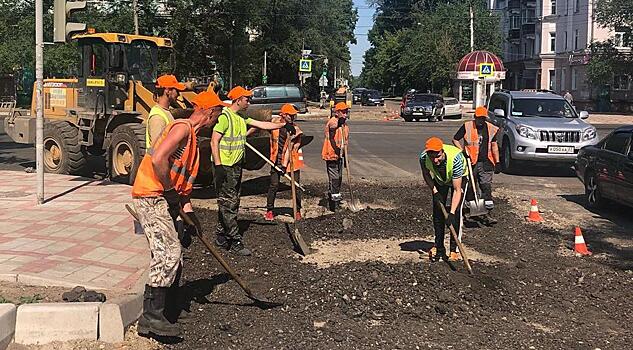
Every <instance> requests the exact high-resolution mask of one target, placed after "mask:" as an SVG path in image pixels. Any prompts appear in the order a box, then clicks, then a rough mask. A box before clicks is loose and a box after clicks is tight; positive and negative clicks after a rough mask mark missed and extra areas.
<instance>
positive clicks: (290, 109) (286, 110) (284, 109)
mask: <svg viewBox="0 0 633 350" xmlns="http://www.w3.org/2000/svg"><path fill="white" fill-rule="evenodd" d="M281 113H283V114H289V115H295V114H297V113H299V111H298V110H297V109H296V108H295V106H293V105H291V104H290V103H286V104H285V105H283V106H281Z"/></svg>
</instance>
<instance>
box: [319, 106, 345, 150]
mask: <svg viewBox="0 0 633 350" xmlns="http://www.w3.org/2000/svg"><path fill="white" fill-rule="evenodd" d="M332 118H336V117H332ZM332 118H330V120H332ZM329 123H330V121H329V120H328V122H327V123H326V124H325V139H324V140H323V148H322V149H321V158H323V160H338V159H339V156H338V155H337V154H336V152H334V147H332V145H331V143H330V128H329V126H328V124H329ZM343 133H344V134H345V140H349V127H348V126H347V124H345V125H343V126H342V127H340V128H336V132H335V133H334V142H336V146H337V147H338V148H343Z"/></svg>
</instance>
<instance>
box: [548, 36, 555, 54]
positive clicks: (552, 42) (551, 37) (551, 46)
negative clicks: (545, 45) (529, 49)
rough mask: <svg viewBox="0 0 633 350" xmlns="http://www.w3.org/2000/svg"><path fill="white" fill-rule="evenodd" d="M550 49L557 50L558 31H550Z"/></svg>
mask: <svg viewBox="0 0 633 350" xmlns="http://www.w3.org/2000/svg"><path fill="white" fill-rule="evenodd" d="M549 51H550V52H556V33H553V32H550V33H549Z"/></svg>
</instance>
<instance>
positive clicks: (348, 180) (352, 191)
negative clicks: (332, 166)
mask: <svg viewBox="0 0 633 350" xmlns="http://www.w3.org/2000/svg"><path fill="white" fill-rule="evenodd" d="M341 136H342V137H343V147H344V148H345V173H346V174H347V186H348V188H349V199H350V203H351V205H352V206H356V202H355V201H354V190H353V189H352V175H351V174H350V170H349V153H348V152H349V148H348V146H347V141H348V139H347V138H346V137H345V129H341Z"/></svg>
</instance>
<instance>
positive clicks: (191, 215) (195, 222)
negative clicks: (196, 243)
mask: <svg viewBox="0 0 633 350" xmlns="http://www.w3.org/2000/svg"><path fill="white" fill-rule="evenodd" d="M187 216H189V218H190V219H191V221H193V228H194V229H195V230H196V231H195V232H196V233H198V227H201V226H202V225H201V224H200V220H199V219H198V217H197V216H196V213H194V212H192V211H190V212H188V213H187Z"/></svg>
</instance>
